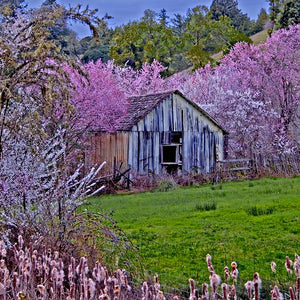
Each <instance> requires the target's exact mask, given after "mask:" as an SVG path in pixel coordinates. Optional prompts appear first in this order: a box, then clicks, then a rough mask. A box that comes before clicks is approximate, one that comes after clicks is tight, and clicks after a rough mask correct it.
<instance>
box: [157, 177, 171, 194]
mask: <svg viewBox="0 0 300 300" xmlns="http://www.w3.org/2000/svg"><path fill="white" fill-rule="evenodd" d="M176 188H177V184H176V182H175V181H174V179H173V178H172V177H170V178H165V179H163V180H161V181H160V182H159V183H158V185H157V187H156V188H155V189H154V191H155V192H169V191H172V190H175V189H176Z"/></svg>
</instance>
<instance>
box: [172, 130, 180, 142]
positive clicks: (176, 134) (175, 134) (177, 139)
mask: <svg viewBox="0 0 300 300" xmlns="http://www.w3.org/2000/svg"><path fill="white" fill-rule="evenodd" d="M170 142H171V143H174V144H182V132H181V131H173V132H171V134H170Z"/></svg>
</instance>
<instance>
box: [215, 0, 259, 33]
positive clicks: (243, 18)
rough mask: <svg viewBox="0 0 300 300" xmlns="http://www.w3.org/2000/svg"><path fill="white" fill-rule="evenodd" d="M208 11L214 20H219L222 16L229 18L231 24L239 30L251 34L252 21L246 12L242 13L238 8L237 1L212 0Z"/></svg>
mask: <svg viewBox="0 0 300 300" xmlns="http://www.w3.org/2000/svg"><path fill="white" fill-rule="evenodd" d="M210 12H211V14H212V18H213V19H214V20H219V19H220V17H222V16H227V17H229V18H230V19H231V21H232V25H233V26H234V27H235V28H237V29H238V30H239V31H240V32H244V33H246V34H247V35H249V34H251V33H252V32H251V30H252V26H253V24H252V22H251V20H250V18H249V17H248V16H247V14H245V13H242V11H241V10H240V9H239V8H238V2H237V1H235V0H213V2H212V4H211V6H210Z"/></svg>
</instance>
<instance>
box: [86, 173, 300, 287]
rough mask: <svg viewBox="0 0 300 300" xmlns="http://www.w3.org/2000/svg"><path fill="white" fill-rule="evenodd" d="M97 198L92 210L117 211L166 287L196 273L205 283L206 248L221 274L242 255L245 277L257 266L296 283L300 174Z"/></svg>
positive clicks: (274, 279) (276, 279)
mask: <svg viewBox="0 0 300 300" xmlns="http://www.w3.org/2000/svg"><path fill="white" fill-rule="evenodd" d="M90 202H91V204H93V205H89V206H88V209H89V210H94V211H97V210H99V209H100V208H103V209H105V210H106V211H114V213H113V217H114V219H115V220H116V221H117V222H118V225H119V226H120V227H121V228H122V229H123V230H124V231H125V233H127V235H128V236H129V238H130V239H131V240H132V241H133V243H134V244H136V245H137V247H138V249H139V253H140V255H141V257H142V259H143V263H144V268H145V270H147V271H148V272H149V274H151V275H152V274H154V273H155V272H157V273H158V274H159V278H160V282H161V284H162V286H170V287H176V288H178V289H184V287H186V286H188V279H189V278H193V279H194V280H195V281H196V283H197V284H198V285H199V284H200V283H202V282H208V277H209V273H208V271H207V266H206V261H205V257H206V254H207V253H209V254H210V255H212V263H213V265H214V268H215V271H216V273H217V274H219V275H220V276H221V278H223V277H224V275H223V269H224V267H225V266H226V265H227V266H228V267H230V264H231V262H232V261H236V262H237V263H238V269H239V272H240V275H239V281H240V284H244V283H245V282H246V281H247V280H251V279H252V277H253V273H254V272H258V273H259V274H260V276H261V278H262V280H263V281H264V280H266V279H267V280H270V281H272V282H276V283H277V284H279V285H280V284H282V283H286V282H294V279H295V278H294V275H293V276H288V275H287V272H286V270H285V267H284V263H285V257H286V255H288V256H289V257H290V258H291V259H293V260H294V255H295V252H297V251H298V252H300V177H294V178H264V179H261V180H253V181H244V182H233V183H223V184H219V185H214V186H212V185H199V186H192V187H187V188H180V189H176V190H173V191H170V192H145V193H139V194H130V195H110V196H103V197H99V198H92V199H91V200H90ZM214 208H215V209H214ZM271 261H275V262H276V264H277V273H276V274H273V273H272V271H271V268H270V263H271Z"/></svg>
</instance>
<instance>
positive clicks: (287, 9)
mask: <svg viewBox="0 0 300 300" xmlns="http://www.w3.org/2000/svg"><path fill="white" fill-rule="evenodd" d="M278 23H279V26H280V28H288V27H289V25H296V24H299V23H300V1H295V0H288V1H284V3H283V7H282V10H281V13H280V14H279V16H278Z"/></svg>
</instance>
